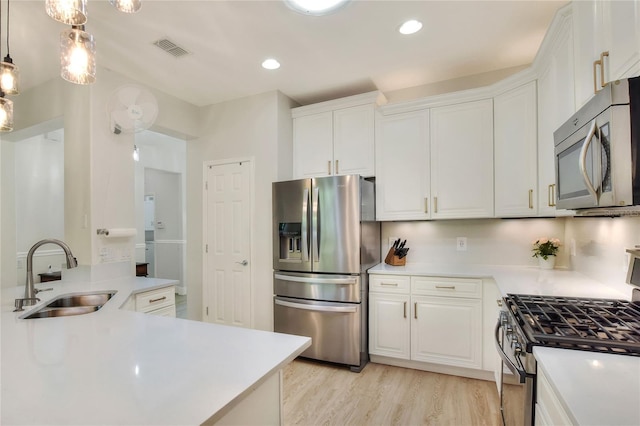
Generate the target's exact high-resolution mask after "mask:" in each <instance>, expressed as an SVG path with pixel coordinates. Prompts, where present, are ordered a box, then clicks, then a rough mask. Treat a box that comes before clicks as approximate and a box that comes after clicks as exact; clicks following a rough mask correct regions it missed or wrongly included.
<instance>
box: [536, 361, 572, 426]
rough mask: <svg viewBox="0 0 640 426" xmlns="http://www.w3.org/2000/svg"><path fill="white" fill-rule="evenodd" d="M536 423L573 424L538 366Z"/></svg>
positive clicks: (543, 425) (544, 425)
mask: <svg viewBox="0 0 640 426" xmlns="http://www.w3.org/2000/svg"><path fill="white" fill-rule="evenodd" d="M536 380H537V390H536V407H535V409H536V415H535V424H536V425H542V426H546V425H549V426H550V425H573V424H574V422H572V421H571V418H570V417H569V415H568V414H567V412H566V411H565V409H564V407H563V406H562V403H561V402H560V399H559V398H558V396H557V395H556V393H555V391H554V390H553V388H552V387H551V384H550V383H549V380H548V379H547V377H546V376H545V374H544V371H542V370H541V369H540V368H538V372H537V374H536Z"/></svg>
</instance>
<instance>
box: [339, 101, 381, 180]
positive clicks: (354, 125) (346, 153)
mask: <svg viewBox="0 0 640 426" xmlns="http://www.w3.org/2000/svg"><path fill="white" fill-rule="evenodd" d="M374 114H375V112H374V106H373V105H361V106H356V107H351V108H344V109H339V110H336V111H334V112H333V173H334V174H336V175H350V174H359V175H362V176H364V177H370V176H374V175H375V162H374V154H375V153H374V149H375V148H374V121H375V119H374Z"/></svg>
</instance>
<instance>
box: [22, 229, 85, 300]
mask: <svg viewBox="0 0 640 426" xmlns="http://www.w3.org/2000/svg"><path fill="white" fill-rule="evenodd" d="M49 243H51V244H56V245H58V246H60V248H61V249H62V250H64V254H65V255H66V256H67V268H68V269H71V268H75V267H77V266H78V261H77V260H76V258H75V257H73V253H71V249H70V248H69V246H68V245H67V244H66V243H64V242H63V241H60V240H56V239H53V238H50V239H46V240H41V241H38V242H37V243H35V244H34V245H33V247H31V248H30V249H29V253H28V254H27V283H26V284H25V288H24V299H16V301H17V300H22V302H23V303H21V306H22V305H24V306H31V305H35V304H36V303H37V302H38V301H39V300H38V298H36V294H37V293H38V290H36V289H35V287H34V285H33V254H34V253H35V251H36V250H37V249H38V247H40V246H42V245H44V244H49ZM17 306H18V305H17V304H16V308H17Z"/></svg>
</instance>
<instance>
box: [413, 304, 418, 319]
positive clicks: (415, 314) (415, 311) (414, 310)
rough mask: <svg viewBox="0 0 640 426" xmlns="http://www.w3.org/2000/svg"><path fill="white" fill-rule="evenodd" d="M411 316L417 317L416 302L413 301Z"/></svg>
mask: <svg viewBox="0 0 640 426" xmlns="http://www.w3.org/2000/svg"><path fill="white" fill-rule="evenodd" d="M413 317H414V318H415V319H418V302H414V303H413Z"/></svg>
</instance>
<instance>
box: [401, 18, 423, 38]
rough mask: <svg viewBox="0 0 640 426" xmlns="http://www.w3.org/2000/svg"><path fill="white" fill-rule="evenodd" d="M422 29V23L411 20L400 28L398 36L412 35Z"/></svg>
mask: <svg viewBox="0 0 640 426" xmlns="http://www.w3.org/2000/svg"><path fill="white" fill-rule="evenodd" d="M421 29H422V22H420V21H416V20H415V19H411V20H410V21H407V22H405V23H404V24H402V25H401V26H400V29H399V30H398V31H400V34H407V35H408V34H414V33H417V32H418V31H420V30H421Z"/></svg>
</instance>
